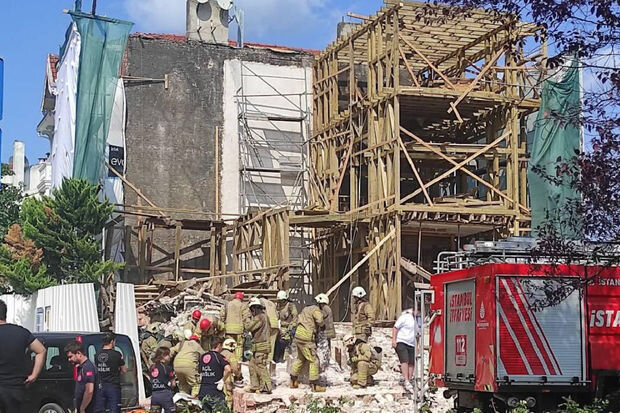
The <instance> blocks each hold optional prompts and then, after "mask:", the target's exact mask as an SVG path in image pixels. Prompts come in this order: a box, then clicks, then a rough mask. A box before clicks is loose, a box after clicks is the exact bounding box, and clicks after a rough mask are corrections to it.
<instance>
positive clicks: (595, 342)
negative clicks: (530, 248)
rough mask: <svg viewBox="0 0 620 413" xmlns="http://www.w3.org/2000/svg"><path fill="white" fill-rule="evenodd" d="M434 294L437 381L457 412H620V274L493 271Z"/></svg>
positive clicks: (494, 266)
mask: <svg viewBox="0 0 620 413" xmlns="http://www.w3.org/2000/svg"><path fill="white" fill-rule="evenodd" d="M586 280H588V281H586ZM431 286H432V289H433V291H434V296H435V299H434V302H433V303H432V305H431V310H432V311H434V312H435V314H436V316H435V317H434V319H433V321H432V323H431V325H430V328H429V342H430V361H429V363H430V367H429V372H430V378H431V382H432V383H434V385H435V386H437V387H446V388H447V390H446V392H444V395H445V396H446V397H451V396H456V399H455V408H456V409H457V410H458V411H468V410H470V409H473V408H479V409H481V410H483V411H493V409H496V410H504V409H508V408H511V407H516V406H517V405H518V404H519V403H520V402H521V401H524V402H525V403H526V404H527V406H528V407H529V408H530V409H531V410H534V411H543V410H544V411H547V410H549V409H553V408H554V407H556V406H557V404H558V403H561V402H562V397H566V396H571V397H572V398H573V399H574V400H582V401H588V400H591V399H593V398H594V397H599V398H602V397H606V398H610V399H611V400H610V403H618V404H617V406H620V400H619V401H616V400H615V399H616V398H617V397H618V396H619V394H618V393H619V389H620V386H619V377H620V268H618V267H588V266H582V265H564V266H553V267H552V266H549V265H531V264H522V263H488V264H482V265H475V266H472V267H469V268H464V269H461V270H456V271H449V272H446V273H442V274H437V275H434V276H433V277H432V278H431ZM619 409H620V408H619Z"/></svg>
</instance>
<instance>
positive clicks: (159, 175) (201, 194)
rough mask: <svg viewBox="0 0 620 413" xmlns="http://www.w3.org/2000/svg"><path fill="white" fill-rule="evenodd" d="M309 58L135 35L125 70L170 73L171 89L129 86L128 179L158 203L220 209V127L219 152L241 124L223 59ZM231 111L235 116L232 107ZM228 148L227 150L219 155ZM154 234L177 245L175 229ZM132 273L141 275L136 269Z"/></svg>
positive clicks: (281, 62) (297, 62)
mask: <svg viewBox="0 0 620 413" xmlns="http://www.w3.org/2000/svg"><path fill="white" fill-rule="evenodd" d="M312 59H313V58H312V56H311V55H309V54H307V53H303V52H302V53H297V52H293V53H279V52H275V51H272V50H269V49H253V48H244V49H235V48H232V47H229V46H222V45H215V44H206V43H201V42H193V41H186V40H180V38H178V37H175V36H157V35H155V36H149V35H134V36H132V37H131V38H130V39H129V42H128V46H127V56H126V61H125V65H124V74H125V75H129V76H136V77H143V78H150V79H163V78H164V75H166V74H167V75H168V78H169V88H168V89H167V90H166V89H165V88H164V84H163V83H161V82H154V81H144V82H136V81H132V82H130V83H128V84H127V85H126V97H127V126H126V145H127V150H126V152H127V153H126V176H127V178H128V179H129V181H130V182H132V183H133V184H135V185H136V186H137V187H138V188H140V190H141V191H142V192H143V193H144V194H145V195H146V196H147V197H148V198H149V199H151V200H152V201H153V202H154V203H155V204H156V205H158V206H161V207H168V208H182V209H191V210H202V211H207V210H209V211H213V210H215V197H214V193H215V187H214V183H215V175H214V173H215V164H214V161H215V140H214V139H215V138H214V136H215V128H216V126H217V127H219V128H221V130H222V132H221V136H225V139H226V140H227V141H226V142H225V143H224V144H222V142H220V154H222V152H221V151H222V146H225V147H227V148H228V147H230V148H232V147H233V146H234V145H235V144H236V145H237V146H238V135H237V133H236V130H237V129H236V128H235V132H234V133H232V134H231V133H230V131H229V130H227V128H228V126H226V125H225V122H224V108H225V103H224V102H225V101H226V105H228V103H229V99H230V98H231V96H230V95H228V96H226V97H225V96H224V82H225V78H226V77H227V76H228V75H225V70H227V69H228V66H227V64H226V63H225V62H227V61H232V60H238V61H244V62H251V63H257V64H266V65H270V66H272V67H274V68H275V67H291V66H302V65H305V66H307V67H310V66H311V64H312ZM226 107H227V108H228V106H226ZM227 113H228V112H227ZM227 116H236V115H232V112H230V113H228V115H227ZM228 139H230V142H228ZM230 155H231V153H229V152H227V153H226V155H224V154H222V156H227V157H229V156H230ZM233 155H234V154H233ZM226 159H228V158H226ZM226 159H222V158H221V159H220V162H221V165H220V171H222V166H225V168H226V170H227V172H226V173H225V174H226V176H228V170H229V168H230V166H229V165H228V162H227V160H226ZM233 168H234V166H233ZM221 185H222V187H221V188H222V192H221V193H223V194H228V195H230V194H233V196H237V197H238V194H239V192H238V189H236V188H235V187H229V186H228V181H226V183H222V184H221ZM125 195H126V196H125V202H126V203H127V204H130V205H136V204H137V196H136V194H135V193H134V192H133V191H132V190H131V189H129V188H127V187H125ZM226 202H231V201H230V200H228V201H226ZM227 207H228V205H227ZM222 210H223V212H229V211H227V210H226V209H224V208H223V209H222ZM189 217H190V216H187V218H189ZM194 218H204V216H196V217H194ZM203 236H204V233H202V234H201V233H198V234H191V233H188V234H187V235H184V237H183V245H184V246H185V245H189V244H191V243H193V242H196V241H197V240H198V239H199V238H200V237H203ZM155 238H156V243H157V247H158V248H160V249H163V250H166V251H169V252H172V251H173V245H174V231H157V232H156V234H155ZM133 239H134V242H131V244H132V245H131V247H130V248H128V249H127V257H126V260H127V262H128V264H129V265H133V264H135V257H136V256H137V254H136V251H137V250H136V246H135V238H133ZM158 248H156V249H155V253H154V256H153V259H154V260H156V259H157V258H160V257H161V256H162V255H161V253H158V252H157V249H158ZM204 252H206V251H204ZM158 254H159V257H158ZM190 261H191V262H190V263H185V264H189V265H188V266H190V265H191V266H206V265H207V264H208V258H207V257H205V256H193V257H191V259H190ZM185 264H182V265H185ZM127 278H128V279H129V280H132V281H138V280H137V279H136V278H135V273H133V274H132V271H129V273H128V277H127Z"/></svg>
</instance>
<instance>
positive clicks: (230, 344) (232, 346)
mask: <svg viewBox="0 0 620 413" xmlns="http://www.w3.org/2000/svg"><path fill="white" fill-rule="evenodd" d="M222 348H223V349H224V350H228V351H235V350H236V349H237V342H236V341H235V340H234V339H232V338H227V339H226V340H224V344H222Z"/></svg>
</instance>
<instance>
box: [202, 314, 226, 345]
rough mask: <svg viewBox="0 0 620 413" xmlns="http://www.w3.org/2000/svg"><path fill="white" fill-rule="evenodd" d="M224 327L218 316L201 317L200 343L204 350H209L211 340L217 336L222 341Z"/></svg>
mask: <svg viewBox="0 0 620 413" xmlns="http://www.w3.org/2000/svg"><path fill="white" fill-rule="evenodd" d="M225 330H226V328H225V326H224V323H222V322H221V321H220V319H219V317H211V318H203V319H202V320H200V345H201V346H202V348H203V349H204V350H205V351H209V350H211V341H213V339H214V338H215V337H218V338H219V339H220V340H221V341H224V332H225Z"/></svg>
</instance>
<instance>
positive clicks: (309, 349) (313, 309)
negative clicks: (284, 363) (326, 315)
mask: <svg viewBox="0 0 620 413" xmlns="http://www.w3.org/2000/svg"><path fill="white" fill-rule="evenodd" d="M318 298H319V297H318V296H317V297H315V301H317V304H318V306H316V305H311V306H308V307H306V308H304V309H303V310H301V313H299V317H298V319H297V330H296V331H295V339H294V342H295V346H296V347H297V359H296V360H295V362H294V363H293V369H292V371H291V383H290V386H291V388H293V389H296V388H298V387H299V381H298V377H299V373H301V370H302V369H303V367H304V365H305V364H309V378H310V386H311V387H312V391H314V392H324V391H325V390H326V389H325V387H323V386H320V385H319V358H318V356H317V352H316V339H317V334H318V332H319V330H320V329H322V328H324V325H325V324H324V321H323V312H322V311H321V308H322V307H323V306H325V305H329V300H328V302H327V304H325V302H324V300H323V299H318ZM319 300H320V301H321V302H319Z"/></svg>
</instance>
